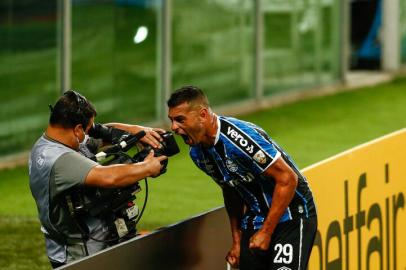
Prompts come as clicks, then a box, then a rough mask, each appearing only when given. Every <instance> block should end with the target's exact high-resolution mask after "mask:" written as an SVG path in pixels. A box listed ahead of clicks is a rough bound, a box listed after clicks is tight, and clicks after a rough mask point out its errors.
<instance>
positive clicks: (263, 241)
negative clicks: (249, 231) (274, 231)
mask: <svg viewBox="0 0 406 270" xmlns="http://www.w3.org/2000/svg"><path fill="white" fill-rule="evenodd" d="M270 243H271V234H270V233H269V232H264V231H262V230H259V231H257V232H256V233H255V234H254V235H253V236H251V238H250V244H249V248H250V249H252V250H263V251H265V250H268V248H269V244H270Z"/></svg>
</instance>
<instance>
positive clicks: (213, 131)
mask: <svg viewBox="0 0 406 270" xmlns="http://www.w3.org/2000/svg"><path fill="white" fill-rule="evenodd" d="M167 105H168V107H169V112H168V117H169V119H170V120H171V129H172V130H173V131H174V132H175V133H176V134H178V135H180V136H181V137H182V138H183V140H184V141H185V143H186V144H188V145H190V157H191V158H192V160H193V162H194V163H195V164H196V165H197V167H199V168H200V169H201V170H203V171H204V172H205V173H206V174H208V175H209V176H210V177H211V178H213V179H214V181H215V182H216V183H217V184H218V185H219V186H220V187H221V188H222V191H223V197H224V204H225V207H226V210H227V213H228V216H229V219H230V225H231V233H232V239H233V243H232V246H231V249H230V251H229V252H228V254H227V255H226V260H227V261H228V262H229V263H230V264H231V265H232V266H233V267H239V268H240V269H241V270H245V269H276V270H289V269H292V270H293V269H294V270H304V269H306V266H307V263H308V259H309V256H310V252H311V249H312V246H313V242H314V237H315V234H316V231H317V214H316V208H315V204H314V201H313V196H312V192H311V190H310V189H309V185H308V182H307V180H306V178H305V177H304V176H303V175H302V174H301V173H300V171H299V169H298V168H297V167H296V165H295V164H294V162H293V160H292V159H291V158H290V157H289V155H288V154H287V153H286V152H284V151H283V149H282V148H281V147H280V146H279V145H277V144H276V143H275V141H273V140H272V139H271V138H270V137H269V135H268V134H267V133H266V132H265V131H264V130H263V129H262V128H260V127H258V126H257V125H255V124H252V123H249V122H245V121H241V120H239V119H236V118H231V117H225V116H218V115H216V114H215V113H214V112H213V111H212V110H211V108H210V106H209V102H208V99H207V97H206V95H205V94H204V93H203V91H202V90H201V89H199V88H197V87H194V86H185V87H182V88H180V89H178V90H176V91H175V92H174V93H173V94H172V95H171V96H170V98H169V100H168V102H167Z"/></svg>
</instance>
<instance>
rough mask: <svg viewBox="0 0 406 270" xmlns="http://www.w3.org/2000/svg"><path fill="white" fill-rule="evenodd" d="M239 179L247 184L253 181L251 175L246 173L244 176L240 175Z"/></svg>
mask: <svg viewBox="0 0 406 270" xmlns="http://www.w3.org/2000/svg"><path fill="white" fill-rule="evenodd" d="M241 179H242V181H244V182H248V183H249V182H252V181H253V180H254V176H253V175H252V173H247V174H246V175H242V176H241Z"/></svg>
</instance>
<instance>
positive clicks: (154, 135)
mask: <svg viewBox="0 0 406 270" xmlns="http://www.w3.org/2000/svg"><path fill="white" fill-rule="evenodd" d="M142 130H144V131H145V133H146V134H145V136H144V137H142V139H141V141H142V142H143V143H146V144H149V145H151V146H152V147H153V148H160V147H161V143H160V142H161V141H162V137H161V135H160V134H161V133H165V130H163V129H161V128H149V127H142Z"/></svg>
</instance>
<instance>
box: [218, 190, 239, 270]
mask: <svg viewBox="0 0 406 270" xmlns="http://www.w3.org/2000/svg"><path fill="white" fill-rule="evenodd" d="M222 190H223V198H224V205H225V208H226V210H227V214H228V217H229V220H230V226H231V235H232V238H233V244H232V247H231V249H230V251H229V252H228V254H227V256H226V260H227V261H228V262H229V263H230V264H231V266H232V267H235V268H237V267H238V266H239V263H240V241H241V228H240V227H241V219H242V217H243V214H244V203H243V201H242V200H241V198H240V196H238V194H237V193H236V192H235V191H234V190H233V189H231V188H230V187H223V188H222Z"/></svg>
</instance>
